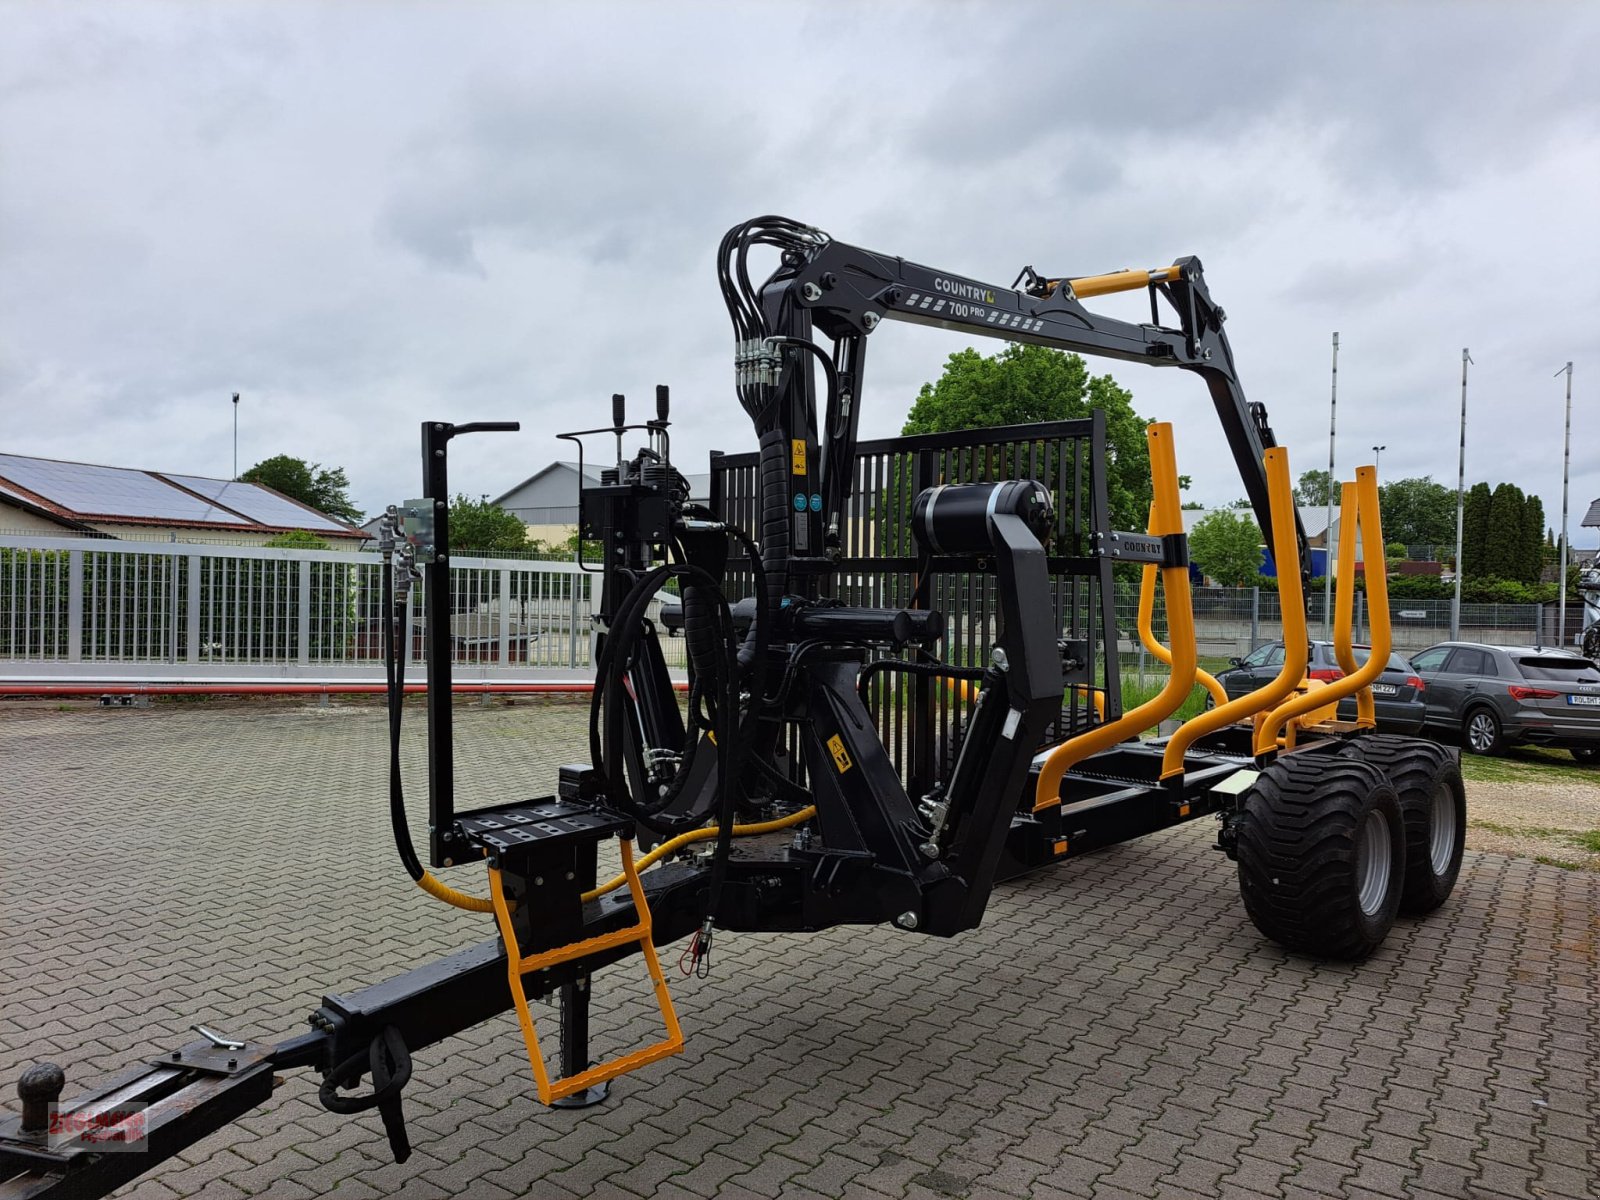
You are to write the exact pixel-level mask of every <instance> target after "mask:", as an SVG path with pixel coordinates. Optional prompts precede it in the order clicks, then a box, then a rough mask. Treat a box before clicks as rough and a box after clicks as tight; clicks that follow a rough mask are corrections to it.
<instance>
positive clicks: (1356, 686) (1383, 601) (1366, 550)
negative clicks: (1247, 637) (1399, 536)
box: [1256, 467, 1389, 754]
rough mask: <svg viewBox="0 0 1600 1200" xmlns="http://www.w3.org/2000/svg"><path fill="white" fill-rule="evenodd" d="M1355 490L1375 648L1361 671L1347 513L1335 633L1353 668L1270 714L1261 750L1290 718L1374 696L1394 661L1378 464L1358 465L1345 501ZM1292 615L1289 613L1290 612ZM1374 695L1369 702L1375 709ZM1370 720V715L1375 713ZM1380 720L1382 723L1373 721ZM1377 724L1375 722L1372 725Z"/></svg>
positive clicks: (1344, 660)
mask: <svg viewBox="0 0 1600 1200" xmlns="http://www.w3.org/2000/svg"><path fill="white" fill-rule="evenodd" d="M1352 490H1353V491H1354V492H1355V496H1354V500H1355V503H1354V504H1353V505H1351V507H1350V509H1348V510H1344V508H1343V505H1342V504H1341V511H1349V512H1350V513H1351V514H1352V515H1354V516H1355V518H1356V520H1357V521H1359V522H1360V526H1361V555H1362V558H1363V560H1364V561H1365V562H1366V564H1367V572H1366V574H1367V604H1368V607H1369V608H1370V610H1371V612H1372V653H1371V654H1369V655H1368V656H1367V661H1366V663H1365V664H1363V665H1362V667H1361V668H1360V670H1354V669H1353V668H1354V667H1355V655H1354V654H1353V653H1352V651H1351V650H1350V624H1351V617H1352V610H1353V609H1354V607H1355V604H1354V599H1353V593H1354V592H1355V579H1354V576H1355V539H1354V538H1353V537H1351V536H1349V535H1348V530H1349V523H1348V521H1347V520H1346V519H1344V518H1343V517H1341V521H1340V526H1341V528H1342V529H1344V530H1346V531H1347V532H1346V536H1345V538H1344V539H1343V542H1344V545H1343V546H1342V547H1341V549H1340V553H1339V570H1340V578H1339V589H1340V591H1339V595H1340V603H1339V606H1338V608H1337V609H1336V610H1335V620H1336V621H1337V625H1336V626H1335V632H1334V646H1335V647H1336V648H1337V647H1338V646H1340V645H1341V644H1342V645H1343V646H1344V654H1343V655H1342V656H1341V660H1340V666H1342V667H1344V669H1345V670H1346V671H1347V672H1348V674H1346V675H1345V677H1344V678H1343V679H1336V680H1334V681H1333V682H1332V683H1330V684H1328V686H1327V687H1325V688H1318V689H1317V690H1316V691H1314V692H1309V693H1307V694H1306V695H1304V696H1296V697H1294V698H1293V699H1292V700H1289V701H1288V702H1287V703H1285V704H1280V705H1278V706H1277V707H1276V708H1274V709H1273V710H1272V711H1271V712H1269V713H1268V714H1267V717H1266V719H1265V720H1264V721H1263V722H1262V723H1261V728H1260V729H1259V730H1258V731H1257V733H1256V753H1257V754H1265V753H1266V752H1267V751H1268V750H1270V749H1275V748H1276V747H1277V744H1278V731H1279V730H1281V729H1282V728H1283V726H1284V722H1286V721H1287V720H1288V719H1289V718H1290V717H1297V716H1301V715H1302V714H1304V713H1307V712H1310V711H1311V710H1312V709H1314V708H1321V707H1323V706H1324V705H1327V704H1330V703H1332V704H1337V703H1338V702H1339V701H1340V700H1342V699H1343V698H1344V697H1346V696H1348V695H1350V694H1351V693H1352V692H1356V691H1360V692H1362V693H1363V694H1365V695H1368V696H1370V694H1371V693H1370V692H1369V691H1368V689H1369V688H1370V687H1371V685H1372V681H1373V680H1374V679H1376V678H1377V677H1378V676H1379V675H1381V674H1383V668H1384V667H1385V666H1386V665H1387V664H1388V662H1389V579H1388V575H1387V574H1386V572H1385V571H1384V565H1383V564H1384V558H1383V550H1384V546H1383V523H1382V521H1381V519H1380V518H1379V515H1378V472H1377V470H1376V469H1375V468H1373V467H1358V468H1356V482H1355V485H1354V487H1353V488H1352V487H1351V485H1349V484H1346V485H1345V489H1344V491H1345V495H1344V497H1343V499H1344V502H1345V503H1348V502H1349V501H1350V499H1351V498H1352V497H1351V496H1350V495H1349V492H1350V491H1352ZM1347 554H1348V556H1349V559H1350V563H1349V574H1348V577H1347V576H1346V574H1345V570H1346V567H1345V558H1346V555H1347ZM1286 617H1287V614H1286ZM1371 703H1372V702H1371V700H1370V699H1369V700H1368V701H1367V704H1368V709H1369V714H1370V707H1371ZM1359 704H1360V702H1359V701H1357V705H1358V708H1357V712H1358V713H1359V712H1360V708H1359ZM1369 719H1370V716H1369ZM1373 723H1374V724H1376V722H1373ZM1367 728H1371V726H1370V725H1369V726H1367Z"/></svg>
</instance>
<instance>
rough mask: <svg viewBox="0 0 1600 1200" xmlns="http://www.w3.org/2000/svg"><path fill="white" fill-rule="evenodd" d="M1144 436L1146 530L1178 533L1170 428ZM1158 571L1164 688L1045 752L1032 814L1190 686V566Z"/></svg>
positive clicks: (1054, 801)
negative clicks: (1166, 631) (1167, 651)
mask: <svg viewBox="0 0 1600 1200" xmlns="http://www.w3.org/2000/svg"><path fill="white" fill-rule="evenodd" d="M1145 439H1146V441H1147V442H1148V443H1149V446H1150V480H1151V483H1152V484H1153V485H1154V487H1155V504H1154V505H1153V506H1152V510H1153V513H1154V515H1153V517H1152V518H1151V521H1150V533H1151V535H1152V536H1155V537H1163V536H1165V535H1167V534H1179V533H1182V532H1183V513H1182V511H1181V510H1180V508H1179V504H1178V460H1177V455H1176V454H1175V453H1174V451H1173V447H1172V426H1171V425H1170V424H1168V423H1166V422H1160V423H1158V424H1155V425H1152V426H1150V428H1149V429H1147V430H1145ZM1160 570H1161V585H1162V588H1163V589H1164V591H1165V593H1166V598H1167V620H1168V623H1169V624H1170V626H1171V631H1172V674H1171V675H1169V676H1168V677H1167V684H1166V686H1165V687H1163V688H1162V689H1161V691H1160V692H1159V693H1157V694H1156V696H1155V697H1154V698H1153V699H1151V700H1148V701H1146V702H1145V703H1143V704H1141V705H1139V706H1138V707H1137V708H1134V709H1130V710H1129V711H1128V712H1125V713H1123V714H1122V716H1120V717H1119V718H1117V719H1116V720H1115V721H1111V722H1109V723H1108V724H1105V725H1098V726H1096V727H1095V728H1094V729H1091V730H1089V731H1088V732H1086V733H1080V734H1079V735H1078V736H1077V737H1073V738H1068V739H1067V740H1066V741H1064V742H1062V743H1061V745H1059V746H1057V747H1056V748H1055V749H1053V750H1051V751H1050V752H1049V753H1048V754H1046V755H1045V759H1044V762H1043V763H1042V764H1041V765H1040V767H1039V782H1038V784H1037V786H1036V788H1035V790H1034V795H1033V811H1034V812H1038V811H1040V810H1041V809H1046V808H1051V807H1053V806H1055V805H1058V804H1060V803H1061V781H1062V779H1063V778H1065V777H1066V774H1067V772H1068V771H1069V770H1071V769H1072V767H1073V765H1074V764H1076V763H1080V762H1082V761H1083V760H1084V759H1086V758H1088V757H1089V756H1090V755H1091V754H1098V753H1099V752H1100V751H1102V750H1106V749H1109V748H1110V747H1112V746H1115V745H1116V744H1117V743H1118V742H1120V741H1123V740H1125V739H1126V738H1128V737H1130V736H1131V735H1133V734H1137V733H1139V732H1140V731H1141V730H1144V729H1148V728H1149V727H1150V726H1152V725H1155V724H1157V723H1158V722H1160V721H1162V720H1164V719H1165V718H1166V717H1168V716H1169V715H1171V714H1172V713H1174V712H1176V711H1177V709H1178V706H1179V705H1181V704H1182V703H1183V702H1184V701H1185V700H1187V699H1188V698H1189V693H1190V692H1191V691H1192V690H1193V689H1194V677H1195V646H1194V611H1193V610H1192V609H1191V607H1190V602H1189V568H1188V567H1187V566H1182V567H1162V568H1161V569H1160Z"/></svg>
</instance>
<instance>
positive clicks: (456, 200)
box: [0, 0, 1600, 540]
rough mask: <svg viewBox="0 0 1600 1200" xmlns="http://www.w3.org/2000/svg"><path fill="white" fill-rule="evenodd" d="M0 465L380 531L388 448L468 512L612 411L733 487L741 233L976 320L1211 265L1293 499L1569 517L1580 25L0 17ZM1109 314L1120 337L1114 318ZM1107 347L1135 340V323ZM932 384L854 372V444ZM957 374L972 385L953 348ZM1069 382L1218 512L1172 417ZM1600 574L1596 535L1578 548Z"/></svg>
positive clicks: (1588, 80)
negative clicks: (1506, 509) (1410, 496)
mask: <svg viewBox="0 0 1600 1200" xmlns="http://www.w3.org/2000/svg"><path fill="white" fill-rule="evenodd" d="M0 22H3V27H4V28H5V30H6V33H5V36H4V37H3V38H0V411H3V416H4V423H3V425H0V449H3V450H5V451H9V452H13V453H20V454H35V455H45V456H51V457H58V458H68V459H78V460H84V461H90V462H103V463H114V464H119V465H126V466H138V467H150V468H158V469H163V470H173V471H181V472H190V473H195V474H207V475H226V474H228V473H229V471H230V468H231V454H232V448H231V418H232V413H231V411H230V405H229V399H228V398H229V395H230V394H231V393H232V392H234V391H239V392H242V393H243V394H244V402H243V405H242V406H241V410H240V432H239V461H240V464H241V466H247V465H249V464H250V463H252V462H255V461H257V460H258V459H261V458H264V457H266V456H268V455H271V454H276V453H289V454H293V455H297V456H301V457H305V458H308V459H312V460H316V461H321V462H323V463H325V464H336V465H341V466H343V467H344V468H345V469H346V470H347V471H348V472H349V475H350V478H351V481H352V483H353V485H354V486H353V492H354V496H355V499H356V501H357V503H358V504H360V505H362V506H363V507H365V508H367V509H368V510H373V509H376V508H378V507H380V506H381V505H383V504H384V503H386V502H388V501H390V500H395V499H400V498H403V497H404V496H407V495H411V494H414V493H415V492H416V491H417V490H418V488H419V471H418V466H417V454H416V444H417V424H418V422H419V421H420V420H422V419H423V418H439V417H442V418H447V419H452V420H473V419H509V418H517V419H520V420H521V421H522V422H523V432H522V433H521V434H520V435H518V436H516V437H495V438H480V439H475V440H473V441H468V442H463V443H460V445H459V447H458V449H457V451H456V452H455V455H454V458H453V462H454V481H455V482H456V483H458V484H459V485H460V486H461V487H462V488H463V489H465V490H467V491H469V492H472V493H474V494H477V493H488V494H492V495H495V494H499V493H500V492H502V491H504V490H505V489H507V488H509V487H511V486H512V485H514V484H515V483H516V482H518V481H519V480H520V479H522V478H524V477H525V476H527V475H529V474H531V473H532V472H533V471H534V470H536V469H537V468H539V467H541V466H543V465H544V464H545V463H547V462H549V461H550V460H551V459H553V458H557V457H569V455H568V454H567V453H566V452H565V450H564V449H563V447H564V443H558V442H557V441H555V440H554V436H553V435H554V434H555V433H556V432H558V431H560V430H563V429H568V428H572V427H575V426H581V425H585V424H593V423H595V422H596V420H597V418H598V417H599V414H600V413H601V412H602V411H603V410H604V409H605V407H606V399H607V397H609V395H610V394H611V393H612V392H614V391H622V392H626V393H628V394H629V395H630V396H633V397H636V398H637V399H638V401H639V403H640V405H641V408H640V411H642V410H643V406H644V405H645V404H646V403H647V398H648V397H649V396H650V394H651V388H652V385H654V384H655V383H657V382H666V383H670V384H671V385H672V386H673V390H674V396H675V401H676V403H675V415H676V417H677V419H678V422H679V424H678V427H677V437H676V440H675V448H676V449H677V451H678V457H679V458H680V465H682V466H684V468H685V469H688V470H703V469H704V467H703V461H704V455H705V452H706V451H708V450H710V449H713V448H716V449H723V450H730V451H732V450H742V449H746V448H749V446H750V445H751V442H752V437H751V435H750V433H749V430H748V428H747V427H746V425H745V424H744V418H743V416H742V414H741V413H740V411H739V409H738V408H737V405H736V402H735V401H734V399H733V396H732V391H731V386H730V383H731V361H730V359H731V337H732V335H731V330H730V327H729V325H728V322H727V319H726V316H725V312H724V310H723V307H722V302H721V298H720V295H719V294H718V291H717V289H716V286H715V280H714V275H713V253H714V251H715V248H716V244H717V241H718V239H719V238H720V237H721V235H722V233H723V231H724V230H725V229H727V228H728V227H729V226H730V225H732V224H734V223H735V222H737V221H740V220H743V219H745V218H747V217H750V216H754V215H756V214H758V213H766V212H777V213H783V214H786V215H789V216H793V217H797V218H800V219H803V220H805V221H808V222H810V223H812V224H815V225H818V226H820V227H822V228H824V229H826V230H828V231H829V232H831V233H832V234H833V235H834V236H836V237H838V238H840V239H842V240H846V241H851V242H855V243H857V244H859V245H864V246H867V247H870V248H872V249H875V250H880V251H883V252H886V253H891V254H898V255H903V256H905V257H907V258H912V259H915V260H917V261H919V262H922V263H926V264H929V265H933V266H938V267H943V268H946V269H949V270H951V271H957V272H960V273H963V274H965V275H968V276H970V277H975V278H978V279H982V280H986V281H991V282H997V283H1008V282H1009V281H1010V280H1011V279H1012V278H1013V277H1014V276H1015V274H1016V273H1017V270H1018V268H1020V267H1021V266H1022V265H1023V264H1024V263H1031V264H1033V265H1035V266H1037V267H1039V268H1040V269H1041V270H1046V271H1048V272H1050V273H1051V274H1067V273H1070V274H1087V273H1092V272H1097V271H1103V270H1110V269H1115V268H1120V267H1126V266H1134V267H1147V266H1154V265H1158V264H1162V263H1167V262H1170V261H1171V260H1172V259H1173V258H1174V257H1176V256H1179V255H1183V254H1196V255H1199V256H1200V257H1201V258H1202V259H1203V260H1204V262H1205V264H1206V271H1207V277H1208V279H1209V282H1210V285H1211V288H1212V291H1213V293H1214V294H1215V296H1216V297H1217V298H1218V300H1219V301H1220V302H1221V303H1222V304H1223V305H1224V306H1225V307H1226V308H1227V310H1228V313H1229V317H1230V320H1229V326H1228V328H1229V332H1230V336H1231V337H1232V339H1233V343H1234V348H1235V353H1236V355H1237V358H1238V362H1239V367H1240V371H1241V374H1242V377H1243V380H1244V384H1245V389H1246V391H1247V393H1248V394H1249V395H1250V397H1251V398H1252V399H1257V400H1262V401H1265V402H1266V403H1267V405H1268V406H1269V408H1270V410H1271V414H1272V421H1273V424H1274V426H1275V428H1276V430H1277V433H1278V436H1279V439H1280V441H1282V442H1283V443H1284V444H1286V445H1287V446H1289V447H1290V451H1291V456H1292V462H1293V465H1294V470H1295V472H1296V473H1297V474H1298V473H1299V472H1300V471H1302V470H1305V469H1306V468H1309V467H1314V466H1317V467H1321V466H1326V464H1327V455H1328V444H1327V437H1328V367H1329V354H1330V336H1331V334H1332V332H1333V331H1334V330H1338V331H1339V333H1340V341H1341V352H1340V362H1339V367H1340V372H1339V380H1340V389H1339V398H1340V404H1339V434H1340V437H1339V461H1340V467H1341V474H1343V473H1345V472H1346V471H1347V470H1348V469H1349V468H1353V466H1354V465H1355V464H1356V463H1357V462H1358V461H1360V462H1366V461H1370V459H1371V457H1372V455H1371V450H1370V447H1371V446H1372V445H1373V444H1375V443H1380V444H1385V445H1387V447H1388V448H1387V450H1386V451H1385V452H1384V454H1383V456H1382V473H1383V475H1384V477H1386V478H1395V477H1399V476H1402V475H1418V474H1428V473H1431V474H1432V475H1434V477H1435V478H1438V479H1441V480H1444V481H1446V482H1449V483H1451V484H1453V483H1454V480H1455V469H1456V420H1457V406H1458V403H1459V398H1460V390H1459V389H1460V372H1461V361H1460V360H1461V350H1462V347H1463V346H1468V347H1471V350H1472V354H1473V358H1474V360H1475V362H1476V366H1475V367H1474V368H1473V374H1472V377H1471V394H1470V404H1471V415H1470V417H1469V429H1468V461H1467V469H1468V479H1469V482H1470V481H1471V480H1474V479H1478V478H1487V479H1490V480H1501V479H1509V480H1511V481H1513V482H1517V483H1519V484H1521V485H1523V486H1524V487H1527V488H1530V489H1533V490H1536V491H1538V492H1539V493H1540V494H1542V495H1543V497H1544V500H1545V507H1546V512H1547V514H1548V516H1549V523H1550V524H1555V523H1556V521H1557V519H1558V514H1559V506H1560V486H1561V475H1560V471H1561V419H1562V381H1561V380H1559V379H1555V378H1552V375H1553V373H1554V372H1555V371H1556V370H1558V369H1559V368H1560V367H1561V366H1562V364H1563V363H1565V362H1566V361H1567V360H1568V359H1572V360H1574V361H1575V362H1576V377H1575V378H1576V387H1575V396H1574V403H1573V460H1574V461H1573V499H1572V507H1573V509H1574V510H1575V514H1576V515H1575V516H1574V518H1573V519H1574V525H1575V524H1576V521H1577V520H1579V519H1581V516H1582V514H1583V512H1584V510H1585V508H1586V507H1587V505H1588V502H1589V501H1590V500H1591V499H1593V498H1595V497H1596V496H1600V403H1597V397H1600V230H1597V226H1600V72H1597V70H1596V66H1595V64H1596V63H1597V62H1600V9H1597V8H1596V7H1595V6H1593V5H1582V4H1578V3H1567V4H1552V5H1536V4H1517V5H1509V4H1508V5H1505V6H1494V5H1487V4H1484V5H1476V4H1463V3H1457V4H1450V5H1442V6H1429V5H1424V4H1396V5H1384V6H1379V5H1376V4H1373V5H1361V4H1309V3H1307V4H1278V5H1265V4H1260V5H1257V4H1233V5H1201V4H1176V3H1174V4H1132V3H1119V4H1115V5H1112V4H1103V5H1097V6H1092V7H1091V6H1088V5H1068V4H1039V5H1033V4H1025V3H1007V4H999V3H993V4H971V5H966V4H954V3H947V4H934V3H923V4H895V3H887V2H879V3H874V4H872V5H857V4H845V3H830V4H814V5H806V4H800V3H785V4H783V5H781V6H780V5H770V6H762V7H756V6H749V7H740V6H735V5H727V4H691V3H676V4H651V5H646V4H638V5H628V4H614V5H603V4H572V5H565V6H563V5H557V4H538V5H534V4H513V3H509V2H507V3H499V4H493V3H456V4H449V5H446V4H442V3H441V4H422V3H391V4H380V3H377V2H376V0H369V2H367V3H342V4H334V3H331V2H330V3H322V4H294V3H281V2H280V3H272V4H262V5H257V6H252V5H249V4H245V3H225V4H215V5H210V6H207V5H197V4H184V5H170V6H169V5H148V4H138V3H119V4H115V5H113V4H109V3H104V4H60V3H50V4H45V3H38V4H29V3H16V2H9V0H8V2H4V3H0ZM1115 299H1117V300H1128V299H1130V298H1126V297H1119V298H1115ZM1131 299H1132V307H1131V308H1130V307H1129V306H1128V305H1127V304H1123V305H1120V306H1119V305H1117V304H1107V305H1104V306H1103V307H1104V308H1105V309H1106V310H1107V311H1110V312H1113V313H1117V314H1119V315H1121V314H1126V315H1135V314H1136V313H1137V312H1138V306H1139V304H1140V303H1141V302H1142V301H1141V300H1140V299H1139V298H1138V297H1133V298H1131ZM964 344H965V343H964V342H963V341H962V340H961V339H959V338H957V337H955V336H953V335H951V334H949V333H945V332H941V331H935V330H926V329H921V328H915V327H910V326H905V325H900V324H886V325H884V326H883V327H881V328H880V330H879V331H878V332H877V333H876V334H874V335H873V349H872V353H871V355H870V356H869V359H868V363H869V376H868V383H867V389H866V395H865V400H864V402H865V408H864V418H863V431H864V433H866V434H868V435H883V434H892V433H894V432H896V431H897V430H898V429H899V427H900V423H901V422H902V420H903V419H904V416H905V413H906V409H907V407H908V405H909V404H910V402H911V400H912V398H913V397H914V396H915V394H916V390H917V388H918V386H919V385H920V384H922V383H923V382H924V381H925V380H929V379H933V378H935V377H936V376H937V375H938V373H939V371H940V369H941V366H942V364H943V362H944V359H945V357H946V356H947V355H948V354H950V353H951V352H952V351H955V350H958V349H961V348H962V346H963V345H964ZM982 348H983V349H984V350H985V352H989V351H992V350H995V349H998V345H997V344H994V343H984V344H982ZM1103 369H1110V370H1112V373H1113V374H1115V375H1116V376H1117V378H1118V379H1119V380H1120V381H1121V382H1122V383H1123V384H1124V385H1126V386H1127V387H1129V388H1131V389H1132V391H1133V393H1134V397H1135V404H1136V407H1137V408H1138V410H1139V411H1140V412H1141V413H1143V414H1145V415H1146V416H1148V417H1151V418H1159V419H1167V420H1172V421H1174V422H1175V423H1176V424H1177V435H1178V443H1177V444H1178V455H1179V466H1180V469H1181V470H1184V471H1186V472H1188V473H1190V474H1191V475H1193V476H1194V478H1195V487H1194V491H1193V493H1192V494H1193V495H1195V496H1196V497H1197V498H1199V499H1202V500H1206V501H1216V502H1226V501H1227V500H1230V499H1232V498H1233V497H1235V496H1238V495H1240V494H1241V491H1242V489H1241V487H1240V485H1239V483H1238V481H1237V480H1236V478H1234V477H1233V475H1232V473H1231V467H1230V465H1229V460H1228V458H1227V456H1226V454H1225V452H1224V447H1223V443H1222V439H1221V436H1220V433H1219V431H1218V428H1217V424H1216V421H1215V419H1214V418H1213V416H1212V414H1211V411H1210V407H1209V403H1208V401H1207V398H1206V394H1205V391H1204V388H1203V386H1202V385H1201V384H1200V382H1199V381H1198V380H1196V379H1194V378H1192V377H1189V376H1185V375H1181V374H1179V373H1175V372H1158V371H1152V370H1148V369H1141V368H1137V367H1133V366H1128V365H1125V364H1107V365H1105V366H1104V368H1103ZM1590 540H1592V538H1591V539H1590Z"/></svg>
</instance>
